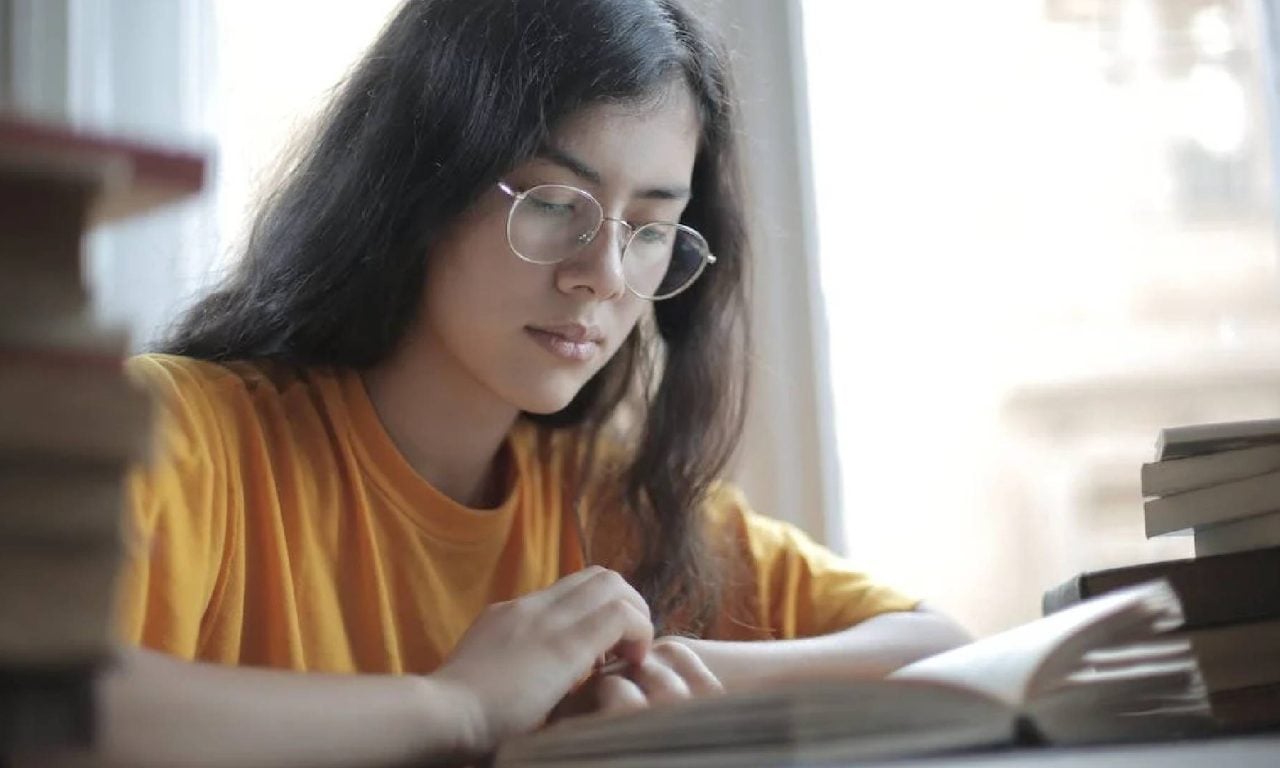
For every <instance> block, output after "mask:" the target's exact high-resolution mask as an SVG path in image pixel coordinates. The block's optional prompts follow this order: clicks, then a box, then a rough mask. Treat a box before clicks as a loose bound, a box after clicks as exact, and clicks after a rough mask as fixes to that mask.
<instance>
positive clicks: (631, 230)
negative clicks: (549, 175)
mask: <svg viewBox="0 0 1280 768" xmlns="http://www.w3.org/2000/svg"><path fill="white" fill-rule="evenodd" d="M548 187H550V188H555V189H567V190H570V191H573V192H577V193H578V194H580V195H582V196H583V197H585V198H587V199H588V200H590V201H591V202H592V203H594V204H595V206H596V210H598V211H599V212H600V217H599V218H600V221H599V223H597V224H596V226H595V229H594V230H592V231H591V233H590V234H591V236H590V237H588V238H586V239H585V240H581V244H582V245H583V246H586V245H590V244H591V243H593V242H595V239H596V236H597V235H599V234H600V230H602V229H604V223H605V222H606V221H614V222H617V223H619V224H621V225H622V226H623V227H625V228H626V230H627V241H626V242H625V243H623V244H622V248H621V249H620V250H619V251H618V259H619V261H621V260H622V259H623V258H625V257H626V255H627V248H629V247H631V241H632V240H634V239H635V236H636V233H638V232H639V231H640V230H642V229H644V228H645V227H647V226H649V225H651V224H662V225H664V226H668V227H675V228H676V229H678V230H681V231H683V232H688V233H690V234H692V235H694V236H695V237H697V238H698V239H699V240H701V241H702V243H703V245H706V248H704V249H703V251H702V254H703V258H702V263H701V264H699V265H698V269H697V271H696V272H694V273H693V275H692V276H691V277H690V278H689V279H688V280H686V281H685V284H684V285H682V286H680V290H678V291H675V292H673V293H669V294H667V295H666V296H661V297H658V296H645V295H644V294H642V293H640V292H639V291H637V290H636V289H634V288H632V287H631V286H630V284H628V283H627V279H626V273H625V272H624V273H623V276H622V284H623V285H625V286H626V288H627V290H628V291H630V292H631V293H632V294H633V295H634V296H636V297H637V298H640V299H643V300H645V301H666V300H667V299H673V298H675V297H676V296H679V295H680V294H682V293H684V292H685V291H687V290H689V289H690V288H691V287H693V284H694V283H696V282H698V278H699V277H702V273H703V272H705V271H706V269H707V266H708V265H710V264H715V263H716V257H715V254H713V253H712V252H711V246H710V245H709V244H707V238H705V237H703V235H702V233H701V232H699V231H698V230H696V229H694V228H693V227H689V226H685V225H684V224H680V223H678V222H674V221H646V222H645V223H644V224H641V225H640V226H636V225H634V224H632V223H631V222H629V221H627V220H626V219H619V218H614V217H612V216H605V215H604V206H603V205H601V204H600V201H599V200H597V199H596V197H595V195H593V194H591V193H590V192H588V191H587V190H585V189H581V188H579V187H575V186H573V185H571V184H535V185H534V186H532V187H529V188H528V189H526V190H524V191H523V192H517V191H515V189H514V188H512V187H511V185H509V184H507V183H506V182H505V181H499V182H498V189H500V190H502V191H503V193H504V194H506V195H507V196H508V197H510V198H511V207H510V208H509V209H508V210H507V247H508V248H510V249H511V252H512V253H514V254H515V255H516V257H517V258H519V259H520V260H521V261H523V262H526V263H528V264H540V265H542V266H550V265H552V264H560V263H562V262H564V261H567V260H568V259H569V258H570V257H571V255H572V254H566V255H564V256H562V257H560V258H558V259H556V260H555V261H535V260H534V259H531V258H529V257H528V256H525V255H524V254H523V253H521V252H520V251H519V249H517V248H516V244H515V243H514V242H513V241H512V239H511V222H512V220H513V219H514V218H515V213H516V206H517V205H519V204H520V202H521V201H522V200H524V199H525V198H526V197H528V196H529V194H530V193H532V192H533V191H534V190H537V189H546V188H548ZM579 239H581V237H580V238H579Z"/></svg>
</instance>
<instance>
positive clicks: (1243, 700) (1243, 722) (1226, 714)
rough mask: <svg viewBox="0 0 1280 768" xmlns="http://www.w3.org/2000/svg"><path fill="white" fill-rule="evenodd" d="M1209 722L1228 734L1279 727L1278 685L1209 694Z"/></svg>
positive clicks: (1279, 697)
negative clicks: (1212, 720)
mask: <svg viewBox="0 0 1280 768" xmlns="http://www.w3.org/2000/svg"><path fill="white" fill-rule="evenodd" d="M1209 702H1210V706H1211V707H1212V708H1213V719H1214V720H1216V721H1217V723H1218V725H1219V727H1221V728H1222V729H1223V730H1224V731H1228V732H1240V731H1257V730H1263V729H1267V730H1270V729H1275V728H1280V683H1273V684H1270V685H1255V686H1251V687H1249V688H1236V689H1233V690H1229V691H1217V692H1214V693H1210V694H1209Z"/></svg>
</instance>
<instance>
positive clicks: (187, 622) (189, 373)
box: [117, 355, 230, 659]
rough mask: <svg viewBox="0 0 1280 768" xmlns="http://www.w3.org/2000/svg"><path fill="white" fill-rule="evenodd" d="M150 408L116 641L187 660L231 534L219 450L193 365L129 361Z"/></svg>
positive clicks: (130, 484) (210, 407)
mask: <svg viewBox="0 0 1280 768" xmlns="http://www.w3.org/2000/svg"><path fill="white" fill-rule="evenodd" d="M127 371H128V373H129V375H130V377H131V378H132V379H134V381H136V382H137V383H139V384H140V385H142V386H143V387H144V388H145V389H147V390H148V391H149V392H150V394H151V396H152V399H153V401H154V403H155V405H156V417H155V430H154V438H153V443H152V450H151V455H150V457H149V459H148V460H147V461H146V462H144V463H140V464H138V465H137V466H135V467H133V468H132V469H131V470H130V471H129V474H128V477H127V480H126V494H125V542H126V546H125V555H126V556H125V563H124V566H123V568H122V571H121V574H120V580H119V586H118V591H117V594H118V597H119V602H118V613H117V631H118V635H119V637H120V639H121V641H123V642H125V643H128V644H132V645H141V646H144V647H147V648H151V649H154V650H159V651H164V652H166V653H169V654H172V655H174V656H178V657H182V658H186V659H191V658H193V657H194V656H195V654H196V651H197V649H198V647H199V642H200V629H201V621H202V618H203V616H204V613H205V610H206V609H207V607H208V606H209V603H210V600H211V598H212V596H213V593H214V590H215V586H216V582H217V580H218V574H219V572H220V566H221V560H222V552H223V550H224V544H225V542H226V540H227V536H228V531H227V525H228V522H227V521H228V519H229V518H230V515H228V512H227V510H228V505H229V499H228V489H227V483H226V481H225V479H224V478H225V476H226V473H225V472H224V471H223V468H222V465H223V464H225V451H224V449H223V448H222V441H221V439H220V437H219V422H218V416H217V413H216V408H215V405H214V403H213V402H212V401H211V399H210V398H209V397H208V396H207V395H206V393H205V391H204V389H203V388H202V381H201V379H200V377H199V376H198V375H197V374H196V373H195V372H194V371H193V369H192V368H191V361H185V363H184V362H182V361H179V360H178V359H176V358H175V359H166V358H165V357H163V356H152V355H146V356H142V357H137V358H133V359H132V360H130V361H129V362H128V365H127Z"/></svg>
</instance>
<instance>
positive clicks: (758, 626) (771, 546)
mask: <svg viewBox="0 0 1280 768" xmlns="http://www.w3.org/2000/svg"><path fill="white" fill-rule="evenodd" d="M707 513H708V515H707V517H708V524H709V526H710V531H709V534H710V536H711V539H712V541H713V542H715V543H716V544H717V545H718V546H720V547H724V550H722V551H725V552H726V553H727V555H728V557H727V558H726V566H727V567H726V569H725V574H726V581H725V591H724V594H723V596H722V610H721V620H720V622H718V624H717V629H716V631H715V635H716V636H718V637H719V638H720V639H726V640H728V639H760V638H771V639H778V640H785V639H793V638H798V637H813V636H815V635H823V634H829V633H831V632H836V631H839V630H842V629H847V628H848V627H851V626H853V625H854V624H857V623H859V622H861V621H863V620H865V619H868V618H870V617H872V616H875V615H877V614H881V613H887V612H890V611H909V610H914V609H915V607H916V606H917V605H918V604H919V602H920V601H919V600H918V599H916V598H913V597H910V596H907V595H905V594H902V593H901V592H898V591H896V590H894V589H892V588H890V587H888V586H885V585H884V584H880V583H878V582H876V581H875V580H874V579H872V578H871V577H869V576H868V575H867V574H865V573H863V572H861V571H859V570H857V569H856V568H854V567H853V565H852V564H850V563H849V562H848V561H847V560H845V559H844V558H842V557H840V556H839V555H837V554H835V553H834V552H832V551H831V550H829V549H827V548H826V547H824V546H822V545H820V544H818V543H816V542H815V541H813V539H811V538H810V537H809V536H807V535H805V533H804V532H803V531H801V530H800V529H799V528H796V527H795V526H793V525H790V524H788V523H785V522H782V521H780V520H774V519H771V518H767V517H764V516H763V515H760V514H757V513H756V512H754V511H752V510H751V508H750V507H749V506H748V504H747V501H746V498H745V497H744V495H743V494H742V492H741V491H740V490H739V489H737V488H736V487H733V486H731V485H722V486H718V487H717V488H716V489H714V490H713V491H712V493H711V496H710V498H709V499H708V502H707Z"/></svg>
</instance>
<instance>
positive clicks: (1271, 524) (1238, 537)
mask: <svg viewBox="0 0 1280 768" xmlns="http://www.w3.org/2000/svg"><path fill="white" fill-rule="evenodd" d="M1195 537H1196V557H1206V556H1209V555H1226V554H1230V553H1232V552H1245V551H1248V550H1250V549H1262V548H1263V547H1280V512H1273V513H1271V514H1269V515H1258V516H1257V517H1247V518H1245V519H1244V520H1236V521H1234V522H1230V523H1222V524H1221V525H1210V526H1207V527H1205V528H1197V529H1196V534H1195Z"/></svg>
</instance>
